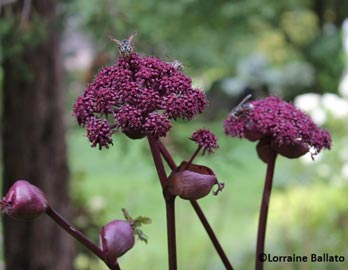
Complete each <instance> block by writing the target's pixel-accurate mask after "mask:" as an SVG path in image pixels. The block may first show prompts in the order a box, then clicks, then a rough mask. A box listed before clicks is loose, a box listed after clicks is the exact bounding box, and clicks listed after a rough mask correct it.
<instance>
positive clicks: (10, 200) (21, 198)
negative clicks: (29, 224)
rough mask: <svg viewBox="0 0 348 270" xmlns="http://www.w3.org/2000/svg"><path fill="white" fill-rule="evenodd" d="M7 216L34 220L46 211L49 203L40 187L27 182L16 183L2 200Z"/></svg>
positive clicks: (19, 181) (2, 207)
mask: <svg viewBox="0 0 348 270" xmlns="http://www.w3.org/2000/svg"><path fill="white" fill-rule="evenodd" d="M0 205H1V209H2V212H3V213H4V214H5V215H9V216H12V217H14V218H18V219H33V218H35V217H37V216H39V215H41V214H42V213H43V212H45V211H46V209H47V206H48V202H47V199H46V196H45V194H44V193H43V191H42V190H41V189H39V188H38V187H36V186H34V185H32V184H30V183H29V182H28V181H25V180H18V181H16V182H15V183H14V184H13V185H12V186H11V188H10V189H9V191H8V192H7V194H6V196H5V197H4V198H3V199H2V200H1V203H0Z"/></svg>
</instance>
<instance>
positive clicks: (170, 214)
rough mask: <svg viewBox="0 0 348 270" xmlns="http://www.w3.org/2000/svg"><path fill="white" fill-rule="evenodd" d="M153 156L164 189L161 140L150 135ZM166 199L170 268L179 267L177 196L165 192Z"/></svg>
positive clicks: (164, 177)
mask: <svg viewBox="0 0 348 270" xmlns="http://www.w3.org/2000/svg"><path fill="white" fill-rule="evenodd" d="M148 141H149V145H150V149H151V153H152V157H153V160H154V163H155V166H156V170H157V174H158V178H159V180H160V183H161V186H162V189H163V188H164V185H165V182H166V181H167V175H166V172H165V169H164V165H163V162H162V159H161V152H160V147H159V140H158V139H155V138H151V137H148ZM163 195H164V200H165V203H166V217H167V239H168V240H167V241H168V265H169V270H176V269H177V256H176V232H175V197H174V196H171V195H168V194H165V193H163Z"/></svg>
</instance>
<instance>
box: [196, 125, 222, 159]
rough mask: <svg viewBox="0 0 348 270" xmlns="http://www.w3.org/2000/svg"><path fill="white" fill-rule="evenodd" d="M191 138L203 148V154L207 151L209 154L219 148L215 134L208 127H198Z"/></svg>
mask: <svg viewBox="0 0 348 270" xmlns="http://www.w3.org/2000/svg"><path fill="white" fill-rule="evenodd" d="M190 139H191V140H192V141H194V142H196V143H197V144H198V146H200V147H202V148H203V153H202V155H204V154H205V153H206V152H208V153H209V154H210V153H213V152H214V151H215V150H216V149H218V148H219V145H218V143H217V138H216V136H215V134H214V133H212V132H211V131H210V130H208V129H198V130H197V131H195V132H194V133H193V134H192V136H191V138H190Z"/></svg>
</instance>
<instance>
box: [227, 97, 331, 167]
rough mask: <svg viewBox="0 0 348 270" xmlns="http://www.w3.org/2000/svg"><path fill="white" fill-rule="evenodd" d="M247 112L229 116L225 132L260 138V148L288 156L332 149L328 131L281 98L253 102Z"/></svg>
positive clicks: (253, 139)
mask: <svg viewBox="0 0 348 270" xmlns="http://www.w3.org/2000/svg"><path fill="white" fill-rule="evenodd" d="M250 104H251V105H252V106H251V108H252V109H250V110H249V111H248V113H245V114H241V115H240V116H238V117H235V116H233V115H229V116H228V117H227V119H226V120H225V122H224V128H225V133H226V134H227V135H229V136H232V137H240V138H246V139H248V140H250V141H257V140H259V144H258V154H259V156H260V157H261V159H262V160H264V161H266V160H267V157H265V156H263V154H262V151H261V150H260V149H265V146H267V151H274V152H276V153H278V154H280V155H283V156H285V157H288V158H297V157H299V156H302V155H304V154H305V153H307V152H308V151H310V152H311V154H312V156H314V155H316V154H318V153H319V152H320V151H321V150H322V149H323V148H327V149H330V147H331V136H330V133H329V132H328V131H327V130H324V129H321V128H319V127H318V126H317V125H316V124H315V123H314V122H313V121H312V119H311V118H310V117H309V116H308V115H306V114H305V113H303V112H302V111H301V110H299V109H297V108H296V107H295V106H294V105H293V104H291V103H288V102H285V101H283V100H282V99H280V98H278V97H274V96H272V97H267V98H265V99H260V100H256V101H251V102H250Z"/></svg>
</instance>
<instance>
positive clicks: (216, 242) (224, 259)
mask: <svg viewBox="0 0 348 270" xmlns="http://www.w3.org/2000/svg"><path fill="white" fill-rule="evenodd" d="M190 202H191V205H192V207H193V209H194V210H195V211H196V214H197V216H198V217H199V220H200V221H201V223H202V225H203V227H204V229H205V231H206V232H207V234H208V236H209V238H210V240H211V242H212V243H213V245H214V248H215V250H216V252H217V253H218V254H219V256H220V259H221V261H222V263H223V264H224V266H225V268H226V270H233V267H232V264H231V263H230V261H229V260H228V258H227V256H226V254H225V252H224V250H223V248H222V247H221V245H220V242H219V240H218V239H217V237H216V235H215V233H214V230H213V229H212V227H211V226H210V224H209V222H208V220H207V218H206V216H205V215H204V213H203V211H202V209H201V207H200V206H199V204H198V202H197V201H190Z"/></svg>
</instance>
